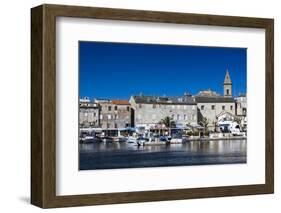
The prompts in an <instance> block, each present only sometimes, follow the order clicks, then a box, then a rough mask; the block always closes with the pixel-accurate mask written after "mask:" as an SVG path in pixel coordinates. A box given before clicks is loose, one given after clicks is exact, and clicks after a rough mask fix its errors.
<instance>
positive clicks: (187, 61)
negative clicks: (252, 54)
mask: <svg viewBox="0 0 281 213" xmlns="http://www.w3.org/2000/svg"><path fill="white" fill-rule="evenodd" d="M246 61H247V50H246V49H245V48H223V47H199V46H177V45H158V44H134V43H113V42H86V41H80V42H79V95H80V97H84V96H88V97H90V98H91V99H92V98H94V97H95V98H109V99H129V97H130V96H131V95H138V94H140V93H142V94H144V95H159V96H162V95H166V96H180V95H183V93H184V92H185V91H188V92H189V93H191V94H196V93H198V91H200V90H204V89H209V88H210V89H212V90H214V91H216V92H218V93H220V94H222V93H223V81H224V77H225V73H226V69H228V70H229V73H230V77H231V80H232V84H233V86H232V88H233V94H234V95H235V96H236V95H238V94H239V93H246V67H247V66H246Z"/></svg>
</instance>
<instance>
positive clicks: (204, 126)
mask: <svg viewBox="0 0 281 213" xmlns="http://www.w3.org/2000/svg"><path fill="white" fill-rule="evenodd" d="M199 124H200V125H201V126H202V127H203V128H204V135H205V134H206V132H207V131H208V125H209V121H208V119H207V118H205V117H203V118H202V121H200V122H199Z"/></svg>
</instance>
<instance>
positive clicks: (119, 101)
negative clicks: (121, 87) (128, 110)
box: [111, 100, 130, 105]
mask: <svg viewBox="0 0 281 213" xmlns="http://www.w3.org/2000/svg"><path fill="white" fill-rule="evenodd" d="M111 103H113V104H116V105H130V103H129V101H127V100H112V101H111Z"/></svg>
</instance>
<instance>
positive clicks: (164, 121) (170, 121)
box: [160, 116, 176, 128]
mask: <svg viewBox="0 0 281 213" xmlns="http://www.w3.org/2000/svg"><path fill="white" fill-rule="evenodd" d="M160 123H161V124H164V125H165V127H167V128H173V127H176V123H175V121H173V118H171V117H169V116H167V117H165V118H163V119H162V120H161V121H160Z"/></svg>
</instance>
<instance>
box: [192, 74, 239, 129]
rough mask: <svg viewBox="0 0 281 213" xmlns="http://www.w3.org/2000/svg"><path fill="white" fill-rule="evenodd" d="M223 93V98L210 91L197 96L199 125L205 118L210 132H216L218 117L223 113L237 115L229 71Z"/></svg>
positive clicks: (201, 92)
mask: <svg viewBox="0 0 281 213" xmlns="http://www.w3.org/2000/svg"><path fill="white" fill-rule="evenodd" d="M223 92H224V94H223V96H221V95H219V94H218V93H216V92H214V91H212V90H210V89H209V90H204V91H200V92H199V93H198V94H197V95H196V96H195V100H196V102H197V107H198V123H199V124H200V122H202V121H203V118H206V119H207V122H208V127H209V129H210V130H214V128H215V127H216V126H217V116H218V115H219V114H221V113H222V112H226V113H230V114H232V115H235V114H236V103H235V99H234V98H233V97H232V81H231V79H230V75H229V72H228V70H227V71H226V74H225V78H224V83H223Z"/></svg>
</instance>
